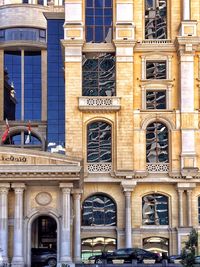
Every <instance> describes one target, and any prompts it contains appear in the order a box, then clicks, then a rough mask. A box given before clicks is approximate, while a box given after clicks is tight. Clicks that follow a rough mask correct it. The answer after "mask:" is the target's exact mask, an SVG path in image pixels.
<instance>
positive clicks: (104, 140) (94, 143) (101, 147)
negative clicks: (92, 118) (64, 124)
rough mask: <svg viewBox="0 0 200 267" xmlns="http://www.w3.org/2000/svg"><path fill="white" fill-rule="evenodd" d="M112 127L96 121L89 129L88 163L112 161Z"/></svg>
mask: <svg viewBox="0 0 200 267" xmlns="http://www.w3.org/2000/svg"><path fill="white" fill-rule="evenodd" d="M111 141H112V140H111V125H110V124H108V123H106V122H102V121H96V122H92V123H90V124H89V125H88V127H87V162H88V163H100V162H102V163H105V162H112V159H111V150H112V144H111Z"/></svg>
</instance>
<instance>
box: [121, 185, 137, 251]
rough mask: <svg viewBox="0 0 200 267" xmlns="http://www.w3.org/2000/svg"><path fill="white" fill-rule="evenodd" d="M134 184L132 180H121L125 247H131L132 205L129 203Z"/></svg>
mask: <svg viewBox="0 0 200 267" xmlns="http://www.w3.org/2000/svg"><path fill="white" fill-rule="evenodd" d="M135 185H136V182H135V181H134V182H133V181H131V182H129V181H123V182H122V187H123V191H124V196H125V246H126V248H131V247H132V222H131V221H132V216H131V211H132V205H131V193H132V191H133V189H134V187H135Z"/></svg>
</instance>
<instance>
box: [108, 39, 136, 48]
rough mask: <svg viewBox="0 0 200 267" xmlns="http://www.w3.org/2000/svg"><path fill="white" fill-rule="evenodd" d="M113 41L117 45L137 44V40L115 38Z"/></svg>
mask: <svg viewBox="0 0 200 267" xmlns="http://www.w3.org/2000/svg"><path fill="white" fill-rule="evenodd" d="M113 43H114V45H115V46H116V47H134V46H135V44H136V41H135V40H132V41H130V40H115V39H113Z"/></svg>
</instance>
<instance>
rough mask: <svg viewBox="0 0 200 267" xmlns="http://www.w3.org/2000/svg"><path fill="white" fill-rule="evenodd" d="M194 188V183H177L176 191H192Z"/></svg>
mask: <svg viewBox="0 0 200 267" xmlns="http://www.w3.org/2000/svg"><path fill="white" fill-rule="evenodd" d="M195 187H196V184H195V183H177V185H176V189H177V191H181V190H182V191H184V190H191V191H192V190H193V189H194V188H195Z"/></svg>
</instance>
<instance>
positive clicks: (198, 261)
mask: <svg viewBox="0 0 200 267" xmlns="http://www.w3.org/2000/svg"><path fill="white" fill-rule="evenodd" d="M194 263H195V264H199V263H200V256H196V257H195V259H194Z"/></svg>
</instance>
